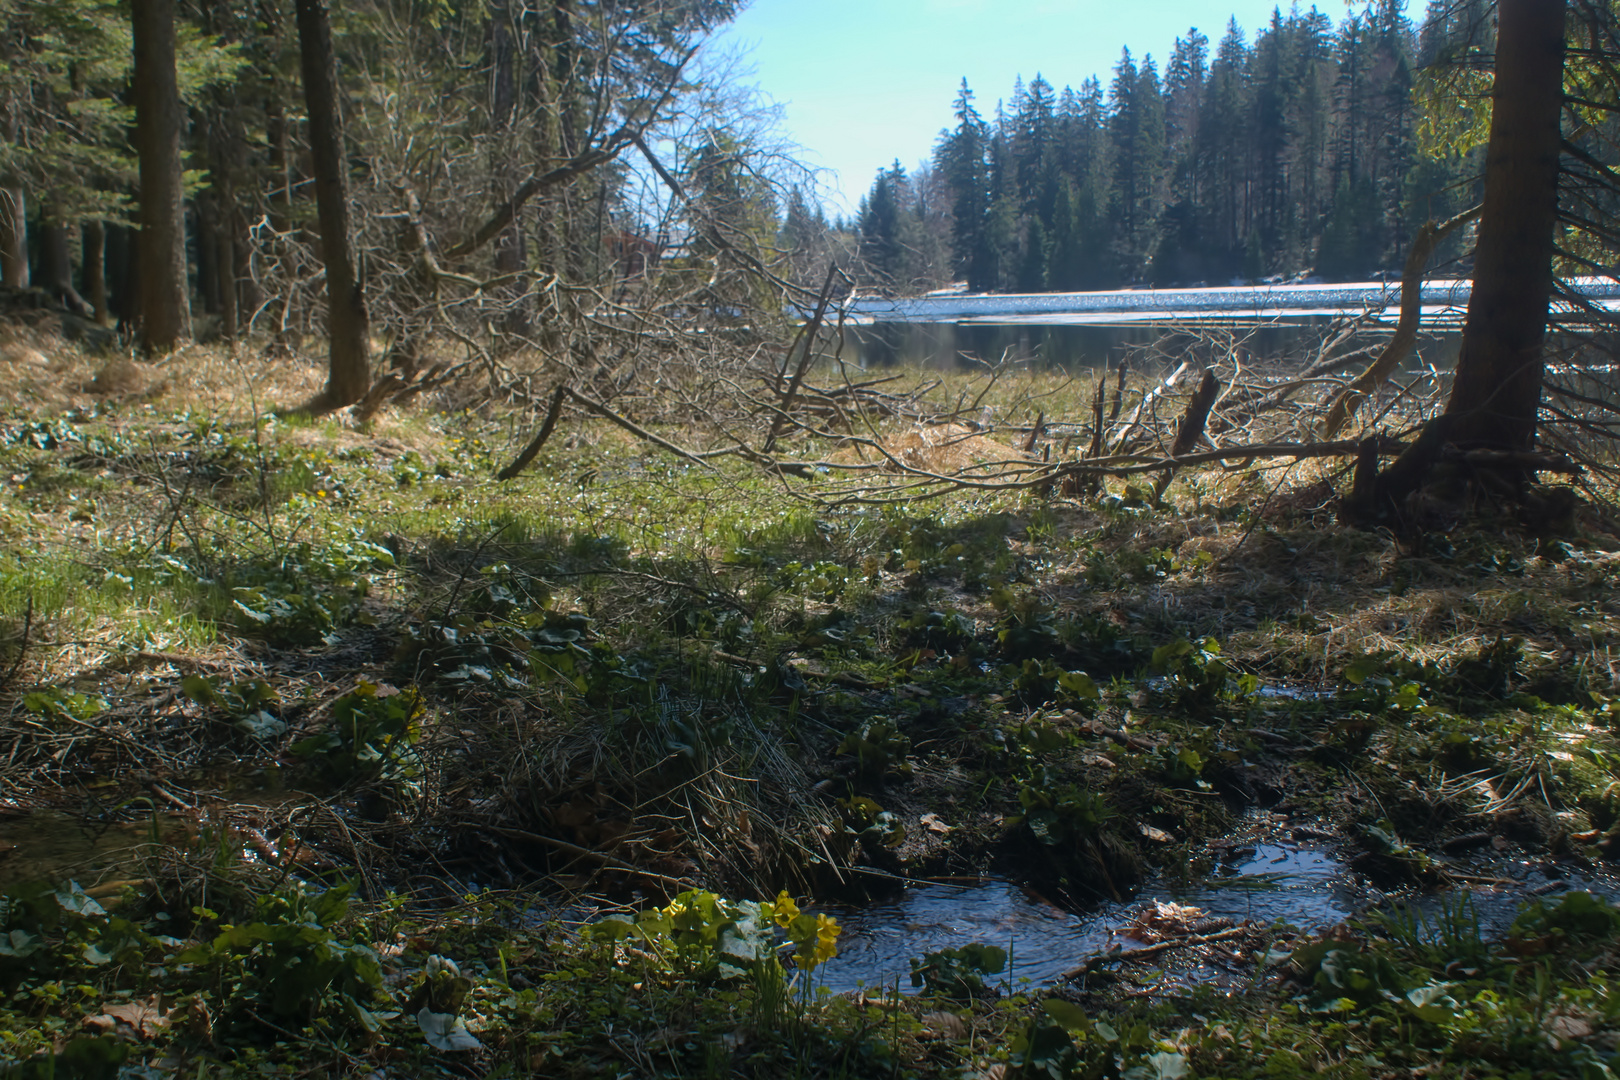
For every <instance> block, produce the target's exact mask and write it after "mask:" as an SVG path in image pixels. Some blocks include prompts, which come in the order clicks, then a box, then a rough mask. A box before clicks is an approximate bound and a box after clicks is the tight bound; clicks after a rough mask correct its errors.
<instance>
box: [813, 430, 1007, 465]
mask: <svg viewBox="0 0 1620 1080" xmlns="http://www.w3.org/2000/svg"><path fill="white" fill-rule="evenodd" d="M877 444H878V446H879V447H881V448H882V449H881V450H878V449H875V448H873V447H872V446H869V445H866V444H862V443H856V444H853V445H850V446H846V447H845V448H844V449H843V450H841V451H839V452H838V453H837V454H835V455H834V456H833V457H834V460H841V461H848V462H855V461H865V462H883V463H885V464H888V459H889V458H893V459H894V460H896V461H899V462H900V463H901V464H902V465H904V466H906V467H907V468H911V469H921V470H923V471H925V472H932V473H942V474H947V475H948V474H951V473H958V472H962V471H963V470H965V469H969V468H971V467H973V466H975V465H983V464H985V463H986V462H994V461H1012V460H1019V461H1024V460H1032V458H1031V457H1030V455H1028V454H1026V453H1024V452H1023V451H1022V450H1015V449H1013V448H1012V447H1010V446H1007V445H1006V444H1005V443H999V442H997V441H996V440H994V439H991V438H987V437H986V436H983V435H980V434H978V433H976V432H975V431H974V430H973V429H972V428H968V427H964V426H963V425H961V424H940V425H933V426H920V427H916V428H913V429H912V430H911V431H907V432H902V433H901V434H899V435H888V436H884V437H882V438H880V439H878V440H877ZM885 455H888V456H887V457H885ZM889 467H890V468H892V467H893V466H892V464H889Z"/></svg>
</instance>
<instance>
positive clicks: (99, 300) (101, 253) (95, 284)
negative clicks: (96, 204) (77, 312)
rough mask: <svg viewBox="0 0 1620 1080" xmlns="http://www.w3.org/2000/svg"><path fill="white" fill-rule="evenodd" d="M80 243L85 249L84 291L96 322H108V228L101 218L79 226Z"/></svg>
mask: <svg viewBox="0 0 1620 1080" xmlns="http://www.w3.org/2000/svg"><path fill="white" fill-rule="evenodd" d="M79 243H80V245H81V246H82V247H83V249H84V291H85V292H87V293H89V294H90V296H89V300H90V307H91V310H92V311H94V313H95V314H94V318H95V320H96V322H98V323H102V324H104V325H105V323H106V322H107V229H106V227H105V226H104V225H102V223H101V222H100V221H99V220H96V221H86V222H84V223H83V224H81V225H80V226H79Z"/></svg>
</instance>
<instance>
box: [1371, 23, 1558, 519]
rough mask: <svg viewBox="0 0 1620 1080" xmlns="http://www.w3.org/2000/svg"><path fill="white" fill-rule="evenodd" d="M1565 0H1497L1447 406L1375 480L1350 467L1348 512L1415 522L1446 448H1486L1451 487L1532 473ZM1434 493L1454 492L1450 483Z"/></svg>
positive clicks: (1515, 482) (1505, 481) (1493, 483)
mask: <svg viewBox="0 0 1620 1080" xmlns="http://www.w3.org/2000/svg"><path fill="white" fill-rule="evenodd" d="M1565 6H1566V4H1565V0H1499V2H1498V4H1497V20H1498V22H1497V27H1498V29H1497V47H1496V74H1495V78H1494V81H1493V84H1492V90H1491V97H1492V111H1491V134H1490V142H1489V144H1488V146H1487V148H1486V156H1485V198H1484V203H1483V207H1482V209H1481V211H1480V218H1479V238H1478V241H1477V242H1476V244H1475V248H1474V288H1473V293H1472V295H1471V296H1470V298H1469V301H1468V317H1467V319H1466V320H1465V322H1464V324H1463V342H1462V351H1461V353H1460V354H1459V356H1458V357H1457V376H1456V381H1455V382H1454V383H1453V384H1452V389H1451V397H1450V398H1449V399H1447V401H1446V410H1445V412H1444V413H1442V414H1441V415H1440V416H1437V417H1435V418H1434V419H1433V420H1431V421H1429V423H1428V424H1427V425H1426V426H1425V427H1424V429H1423V432H1422V434H1421V435H1420V436H1419V437H1418V439H1417V440H1416V441H1415V442H1414V443H1413V444H1412V446H1411V447H1409V448H1408V449H1407V450H1406V451H1405V452H1404V453H1402V454H1401V456H1400V457H1399V458H1397V459H1396V460H1395V461H1394V462H1393V463H1392V464H1391V465H1390V466H1389V468H1388V469H1386V470H1385V471H1384V472H1383V473H1382V474H1381V475H1379V476H1378V477H1377V478H1376V480H1375V481H1373V482H1371V483H1368V482H1367V477H1366V475H1365V472H1366V469H1365V467H1364V466H1363V467H1361V468H1360V469H1359V470H1358V476H1357V478H1356V483H1355V487H1354V489H1353V490H1352V492H1351V495H1350V496H1349V497H1348V498H1347V499H1345V500H1344V502H1343V503H1342V504H1341V506H1340V517H1341V519H1342V520H1345V521H1347V522H1349V523H1352V524H1356V525H1362V526H1375V525H1380V524H1384V523H1386V522H1389V521H1391V520H1395V521H1399V522H1400V523H1401V525H1402V527H1403V528H1404V529H1407V530H1422V529H1423V528H1424V527H1425V526H1424V523H1423V520H1422V519H1423V516H1424V514H1423V513H1422V512H1417V511H1414V510H1413V508H1412V506H1411V505H1410V500H1411V498H1412V497H1413V496H1414V495H1415V494H1416V493H1417V492H1418V491H1419V489H1420V488H1423V487H1424V486H1425V485H1429V484H1431V483H1432V482H1433V481H1435V480H1436V479H1437V466H1439V464H1440V463H1441V459H1442V458H1443V457H1444V456H1445V455H1446V454H1447V453H1448V452H1449V450H1448V447H1456V448H1458V449H1460V450H1463V451H1469V450H1475V451H1484V452H1506V453H1497V454H1496V455H1495V460H1494V463H1493V464H1479V465H1478V466H1477V467H1476V466H1475V465H1472V464H1470V465H1469V466H1468V467H1467V469H1465V470H1464V472H1465V474H1466V475H1464V476H1461V477H1460V478H1459V479H1461V480H1462V481H1463V482H1462V484H1461V486H1460V487H1459V492H1460V493H1463V494H1466V493H1467V492H1469V491H1472V490H1474V489H1477V488H1481V487H1483V488H1485V489H1489V490H1492V491H1496V492H1498V493H1500V492H1501V491H1502V490H1504V489H1506V490H1510V491H1514V490H1516V491H1518V492H1519V493H1520V498H1521V501H1524V502H1525V503H1526V505H1528V502H1529V501H1530V500H1527V499H1524V497H1523V495H1524V490H1525V482H1526V481H1529V480H1533V479H1534V477H1535V472H1536V468H1537V467H1538V466H1536V465H1535V464H1533V460H1534V459H1533V456H1532V455H1530V454H1529V453H1528V452H1529V451H1530V450H1532V448H1533V447H1534V444H1535V438H1536V420H1537V417H1538V415H1539V414H1540V411H1541V386H1542V375H1543V368H1544V362H1543V358H1542V355H1541V345H1542V340H1543V339H1544V338H1545V337H1546V334H1547V305H1548V302H1549V300H1550V299H1551V297H1552V285H1553V273H1552V260H1553V255H1554V252H1555V244H1554V241H1555V237H1556V232H1555V230H1556V228H1557V223H1558V159H1559V153H1560V149H1561V147H1562V144H1563V137H1562V131H1561V123H1560V121H1561V114H1562V109H1563V101H1564V11H1565ZM1442 501H1443V502H1446V503H1448V504H1449V503H1451V502H1455V501H1456V500H1455V498H1453V497H1452V496H1451V495H1447V496H1445V497H1443V499H1442Z"/></svg>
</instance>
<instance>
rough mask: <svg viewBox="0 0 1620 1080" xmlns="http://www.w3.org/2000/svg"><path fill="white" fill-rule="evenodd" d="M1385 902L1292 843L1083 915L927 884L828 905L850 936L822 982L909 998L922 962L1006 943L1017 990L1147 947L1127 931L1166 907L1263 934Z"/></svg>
mask: <svg viewBox="0 0 1620 1080" xmlns="http://www.w3.org/2000/svg"><path fill="white" fill-rule="evenodd" d="M1376 899H1378V897H1377V895H1376V894H1371V895H1369V894H1368V892H1367V891H1366V890H1365V889H1364V888H1362V887H1360V886H1359V885H1358V884H1357V882H1356V879H1355V876H1354V875H1353V874H1351V873H1349V872H1348V871H1347V870H1346V869H1345V868H1344V866H1343V865H1342V864H1341V863H1340V862H1338V861H1337V860H1336V859H1335V858H1334V857H1333V856H1332V855H1330V854H1328V853H1327V852H1324V851H1320V850H1313V849H1310V848H1302V847H1299V846H1296V845H1291V844H1256V845H1253V846H1252V847H1250V848H1245V849H1243V854H1242V856H1241V857H1240V858H1239V859H1237V860H1235V861H1234V862H1233V863H1232V864H1231V865H1228V866H1225V867H1222V868H1220V870H1219V871H1218V872H1217V874H1216V875H1213V876H1212V877H1211V878H1210V880H1209V881H1207V882H1205V883H1204V884H1202V885H1200V886H1199V887H1197V888H1192V889H1170V888H1165V887H1155V886H1151V885H1150V886H1148V887H1145V888H1143V889H1142V890H1141V891H1140V892H1139V893H1138V894H1137V896H1136V898H1135V899H1134V900H1133V901H1132V902H1130V903H1128V904H1109V905H1107V906H1105V907H1101V908H1097V909H1094V910H1092V911H1090V912H1087V913H1085V914H1082V915H1076V914H1073V913H1070V912H1066V911H1063V910H1061V909H1059V908H1057V907H1056V906H1054V905H1052V904H1050V903H1047V902H1045V901H1043V900H1041V899H1040V898H1039V897H1038V896H1035V895H1034V894H1031V893H1029V892H1027V891H1026V890H1024V889H1022V888H1020V887H1019V886H1017V885H1015V884H1013V883H1012V882H1011V881H1007V880H1005V879H1000V878H991V879H987V880H985V881H982V882H977V883H973V884H965V885H964V884H950V883H918V884H914V885H910V886H907V887H906V888H905V889H904V890H902V891H901V892H900V894H899V895H898V896H895V897H892V898H889V899H886V900H882V901H878V902H876V903H872V904H868V905H865V906H863V907H859V908H839V907H829V908H828V909H827V910H828V911H829V913H830V914H833V915H835V916H836V917H837V918H838V921H839V923H840V924H841V925H842V926H843V928H844V932H843V933H842V934H840V935H839V938H838V957H837V959H835V960H833V961H831V962H829V963H828V964H827V965H826V966H825V968H824V969H823V972H822V974H823V976H824V981H825V983H826V985H827V986H828V988H829V989H831V990H832V991H833V992H834V993H841V992H843V991H846V990H854V989H856V988H857V986H858V985H860V984H861V983H863V982H864V983H865V985H866V986H867V987H876V986H879V985H883V986H889V987H893V986H894V983H895V979H896V978H898V979H899V980H900V989H901V990H902V991H906V992H911V991H912V988H911V960H912V959H913V958H919V957H921V956H922V955H923V954H924V953H928V952H935V951H938V950H940V949H955V948H960V947H961V946H963V945H968V944H971V943H973V942H979V943H982V944H985V945H999V946H1000V947H1001V948H1003V949H1006V950H1007V951H1008V953H1009V954H1011V956H1012V958H1013V959H1012V970H1011V971H1010V972H1006V973H1003V974H1002V975H999V976H996V977H995V982H997V983H1000V982H1001V981H1003V980H1004V979H1006V978H1008V977H1009V976H1010V978H1011V979H1012V980H1013V981H1014V983H1016V982H1017V981H1018V980H1020V979H1023V978H1028V979H1030V980H1031V981H1032V982H1034V983H1046V982H1053V981H1056V980H1057V979H1058V978H1059V977H1061V976H1062V975H1063V973H1064V972H1066V971H1069V970H1072V969H1073V968H1075V967H1078V966H1079V965H1080V964H1082V963H1083V962H1084V961H1085V960H1086V959H1087V958H1089V957H1091V956H1093V955H1094V954H1096V953H1099V952H1103V951H1104V950H1106V949H1108V948H1109V947H1110V946H1112V945H1114V944H1118V945H1120V946H1122V947H1123V948H1124V949H1126V950H1129V949H1131V948H1133V947H1135V946H1137V945H1138V944H1140V943H1138V942H1135V941H1133V940H1132V939H1131V938H1128V937H1123V936H1121V935H1120V933H1119V931H1122V930H1124V929H1125V928H1126V927H1128V926H1129V925H1130V924H1131V922H1132V920H1134V919H1135V918H1136V916H1137V915H1138V914H1139V913H1140V912H1141V911H1142V910H1143V909H1144V908H1145V907H1147V906H1148V905H1150V904H1153V903H1155V902H1157V901H1171V902H1174V903H1178V904H1184V905H1190V906H1193V907H1197V908H1200V909H1202V911H1203V913H1204V914H1203V916H1202V917H1203V918H1206V919H1230V920H1231V921H1232V922H1234V923H1238V922H1244V921H1250V922H1254V923H1258V924H1260V925H1262V926H1265V925H1270V924H1271V923H1273V922H1276V921H1277V920H1278V919H1282V920H1285V921H1286V922H1288V923H1290V924H1291V925H1293V926H1297V927H1299V928H1300V929H1302V930H1308V931H1317V930H1322V929H1325V928H1327V927H1329V926H1333V925H1334V924H1336V923H1340V922H1343V921H1344V920H1345V919H1347V918H1349V917H1350V916H1351V915H1354V914H1356V913H1357V912H1359V911H1361V910H1363V909H1364V908H1365V907H1367V905H1368V903H1369V901H1372V900H1376Z"/></svg>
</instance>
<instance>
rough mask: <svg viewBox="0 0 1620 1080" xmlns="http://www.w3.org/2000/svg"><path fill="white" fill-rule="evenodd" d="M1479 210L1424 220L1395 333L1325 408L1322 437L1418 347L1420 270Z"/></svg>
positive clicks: (1409, 259)
mask: <svg viewBox="0 0 1620 1080" xmlns="http://www.w3.org/2000/svg"><path fill="white" fill-rule="evenodd" d="M1482 205H1483V204H1482ZM1480 209H1481V206H1476V207H1474V208H1473V209H1471V210H1464V211H1463V212H1462V213H1460V214H1458V215H1457V216H1456V217H1454V218H1452V219H1450V220H1449V221H1446V222H1443V223H1441V224H1439V225H1436V224H1435V223H1434V222H1432V221H1426V222H1424V223H1423V227H1422V228H1421V229H1419V230H1418V234H1417V238H1416V239H1415V240H1413V241H1412V250H1411V251H1410V252H1408V253H1407V256H1406V267H1405V269H1404V270H1403V271H1402V272H1401V316H1400V319H1399V320H1398V321H1397V322H1396V323H1395V334H1394V336H1393V337H1391V338H1390V339H1389V344H1388V345H1386V346H1384V351H1383V352H1382V353H1381V354H1380V355H1379V357H1378V359H1377V360H1374V361H1373V362H1372V363H1371V364H1369V365H1368V367H1367V370H1365V371H1363V372H1362V373H1361V374H1360V375H1358V376H1357V377H1356V380H1355V381H1354V382H1352V383H1351V384H1350V385H1349V386H1347V387H1345V389H1344V390H1343V391H1341V392H1340V393H1339V396H1338V397H1336V398H1334V400H1333V404H1332V405H1331V406H1329V407H1328V415H1327V419H1326V420H1324V421H1322V436H1323V438H1327V439H1331V438H1333V437H1334V436H1335V435H1337V434H1338V433H1339V432H1340V431H1341V430H1343V429H1344V425H1345V424H1348V423H1349V422H1350V418H1351V417H1353V416H1355V414H1356V409H1358V408H1359V407H1360V406H1361V402H1362V401H1363V400H1364V399H1365V398H1366V397H1367V395H1368V394H1371V393H1372V392H1373V391H1374V390H1376V389H1378V387H1380V386H1382V385H1383V384H1384V383H1385V382H1387V381H1388V380H1389V377H1390V376H1391V375H1393V374H1394V373H1395V369H1396V368H1398V367H1400V366H1401V363H1402V362H1403V361H1404V360H1405V359H1406V357H1407V355H1408V354H1409V353H1410V352H1411V351H1412V346H1413V345H1415V344H1417V334H1418V324H1419V322H1420V320H1421V318H1422V315H1423V268H1424V266H1425V265H1427V263H1428V261H1429V256H1430V255H1431V254H1433V253H1434V247H1435V245H1436V244H1438V243H1439V242H1440V241H1441V240H1443V239H1445V237H1446V236H1448V235H1449V234H1450V233H1452V232H1453V231H1455V230H1456V229H1458V228H1460V227H1462V226H1463V225H1465V224H1467V223H1468V222H1470V221H1472V220H1474V219H1475V218H1476V217H1478V216H1479V212H1480Z"/></svg>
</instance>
